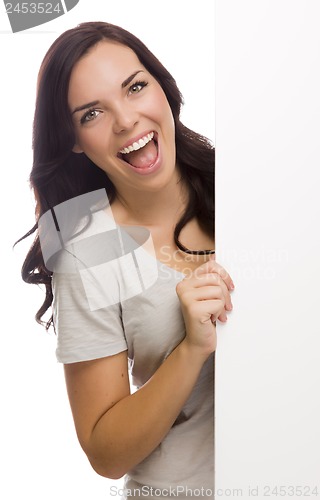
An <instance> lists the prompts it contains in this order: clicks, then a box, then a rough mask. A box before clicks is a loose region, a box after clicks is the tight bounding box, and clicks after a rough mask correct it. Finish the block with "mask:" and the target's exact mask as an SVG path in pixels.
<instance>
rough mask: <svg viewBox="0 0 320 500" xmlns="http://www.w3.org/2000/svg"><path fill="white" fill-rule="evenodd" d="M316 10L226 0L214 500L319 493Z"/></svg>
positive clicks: (221, 42) (222, 13)
mask: <svg viewBox="0 0 320 500" xmlns="http://www.w3.org/2000/svg"><path fill="white" fill-rule="evenodd" d="M319 26H320V3H319V2H318V1H312V0H308V1H302V0H268V1H266V0H259V1H257V0H242V1H240V2H239V1H238V0H217V1H216V88H217V91H216V148H217V176H216V211H217V215H216V236H217V238H216V239H217V243H216V244H217V250H218V251H217V260H218V261H219V262H220V263H222V264H223V265H224V266H225V267H226V268H227V269H228V271H230V274H231V275H232V277H233V279H234V281H235V285H236V289H235V291H234V293H233V303H234V311H233V312H232V313H231V314H230V315H229V321H228V324H227V325H220V326H219V327H218V330H219V332H218V349H217V353H216V398H215V402H216V409H215V414H216V499H218V498H239V497H242V498H245V499H248V498H251V497H254V498H258V499H265V498H268V497H269V498H276V497H277V496H278V497H282V498H301V497H303V498H316V497H317V495H320V426H319V422H320V401H319V400H320V390H319V387H320V327H319V306H318V301H319V281H320V260H319V256H320V236H319V216H320V197H319V171H320V148H319V144H320V71H319V66H320V29H319Z"/></svg>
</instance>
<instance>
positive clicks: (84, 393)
mask: <svg viewBox="0 0 320 500" xmlns="http://www.w3.org/2000/svg"><path fill="white" fill-rule="evenodd" d="M213 269H215V272H213ZM221 269H222V268H221ZM197 271H198V274H196V272H197ZM211 271H212V272H211ZM222 281H223V283H222ZM230 282H231V280H230V278H229V277H226V276H224V280H222V278H221V277H219V275H218V272H217V265H215V263H214V262H212V263H211V264H210V262H208V263H207V264H205V266H201V267H200V268H198V269H197V270H196V271H195V273H194V274H193V275H192V277H190V278H187V279H185V280H183V281H182V282H181V283H180V284H179V285H178V287H177V293H178V297H179V299H180V302H181V305H182V311H183V315H184V319H185V323H186V337H185V339H184V340H183V341H182V342H181V343H180V344H179V345H178V346H177V347H176V348H175V349H174V351H173V352H172V353H171V354H170V355H169V356H168V358H167V359H166V360H165V361H164V362H163V364H162V365H161V366H160V367H159V369H158V370H157V371H156V372H155V373H154V375H153V376H152V377H151V378H150V379H149V381H148V382H147V383H146V384H145V385H144V386H142V387H141V388H140V389H139V390H138V391H137V392H135V393H133V394H130V386H129V379H128V370H127V353H126V352H121V353H119V354H117V355H115V356H110V357H105V358H101V359H96V360H93V361H86V362H80V363H73V364H68V365H65V375H66V383H67V389H68V394H69V399H70V404H71V408H72V412H73V416H74V421H75V426H76V430H77V434H78V438H79V441H80V444H81V446H82V448H83V449H84V451H85V453H86V454H87V456H88V458H89V460H90V463H91V465H92V467H93V468H94V469H95V471H96V472H97V473H98V474H100V475H102V476H105V477H109V478H112V479H117V478H120V477H122V476H123V475H124V474H125V473H126V472H127V471H128V470H130V469H131V468H132V467H134V466H135V465H137V464H138V463H140V462H141V461H142V460H143V459H144V458H146V457H147V456H148V455H149V454H150V453H151V452H152V451H153V450H154V449H155V448H156V447H157V446H158V445H159V444H160V443H161V441H162V440H163V438H164V437H165V436H166V434H167V433H168V432H169V430H170V429H171V427H172V425H173V423H174V421H175V420H176V418H177V417H178V415H179V413H180V411H181V408H182V407H183V405H184V403H185V402H186V400H187V399H188V397H189V395H190V393H191V391H192V389H193V387H194V385H195V383H196V381H197V379H198V376H199V373H200V370H201V368H202V366H203V364H204V362H205V361H206V359H207V358H208V356H209V355H210V353H211V352H213V351H214V350H215V347H216V332H215V325H214V324H213V323H212V321H213V317H214V318H216V317H218V316H219V315H220V314H222V315H223V314H225V313H224V310H225V309H224V308H225V305H227V306H229V305H230V295H229V292H228V291H226V290H227V287H229V288H230ZM225 283H227V285H226V284H225Z"/></svg>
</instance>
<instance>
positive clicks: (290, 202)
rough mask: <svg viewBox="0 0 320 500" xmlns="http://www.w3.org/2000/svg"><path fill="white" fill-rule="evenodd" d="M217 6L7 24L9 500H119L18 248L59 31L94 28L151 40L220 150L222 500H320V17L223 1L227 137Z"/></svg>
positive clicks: (300, 1) (27, 218)
mask: <svg viewBox="0 0 320 500" xmlns="http://www.w3.org/2000/svg"><path fill="white" fill-rule="evenodd" d="M212 5H213V2H211V1H204V0H202V1H199V2H197V4H195V3H194V2H186V1H181V0H176V1H175V2H173V1H170V2H169V1H162V2H161V3H160V2H159V3H157V4H150V3H149V4H148V3H146V4H141V3H136V2H132V1H125V0H122V2H121V3H115V2H112V3H111V2H110V5H108V2H100V1H98V0H90V1H87V0H80V3H79V5H78V6H76V7H75V8H74V10H72V11H70V12H69V13H68V14H67V15H65V16H63V18H61V19H57V20H55V21H52V22H51V23H50V24H48V25H43V26H40V27H38V29H34V30H30V31H29V32H28V33H27V32H26V33H21V34H14V35H13V34H9V23H8V21H7V19H6V17H5V16H3V15H2V16H1V17H0V22H1V24H0V31H2V32H1V33H0V49H1V74H2V78H1V81H0V85H1V111H2V119H1V144H2V159H1V168H2V178H3V182H2V185H1V186H2V187H1V220H2V224H3V226H4V227H3V229H2V254H1V255H2V281H1V288H2V290H1V291H2V302H1V303H2V308H1V309H2V326H1V333H2V353H3V355H2V360H1V378H0V380H1V394H2V398H1V408H2V412H1V430H2V443H1V451H2V456H3V457H4V459H5V467H2V476H3V477H2V481H1V486H0V488H3V489H5V490H6V494H5V495H3V494H2V495H1V497H4V498H6V499H9V500H16V499H18V498H19V499H20V498H32V499H33V500H40V499H41V500H42V499H43V498H46V499H49V500H51V499H56V498H61V499H62V500H64V499H67V498H77V499H79V500H82V499H87V498H95V499H98V500H100V499H108V498H110V490H109V489H108V488H109V486H108V484H109V483H108V481H107V480H105V479H103V478H100V477H99V476H97V475H96V474H95V473H94V472H93V471H91V469H90V466H89V465H88V463H87V460H86V458H85V457H84V455H83V453H82V452H81V450H80V447H79V445H78V444H77V440H76V437H75V434H74V430H73V424H72V419H71V414H70V410H69V406H68V402H67V398H66V394H65V388H64V381H63V374H62V368H61V367H60V366H59V365H58V364H57V363H56V361H55V357H54V349H55V338H54V336H53V335H52V334H51V335H47V334H45V333H44V331H43V330H42V328H41V327H40V326H37V325H36V324H35V323H34V321H33V314H34V312H35V309H36V308H37V307H38V305H39V303H40V301H41V300H42V295H41V294H42V292H40V291H38V290H37V289H34V288H35V287H32V286H30V285H25V284H23V283H21V281H20V278H19V267H20V265H21V261H22V258H23V256H24V254H25V251H26V249H27V247H28V245H29V243H30V242H28V243H27V244H24V245H20V246H19V247H17V249H16V250H15V251H14V252H13V251H12V249H11V244H12V243H13V241H15V239H16V238H17V237H19V236H20V235H21V234H22V233H24V232H25V231H26V230H27V229H28V228H29V227H31V225H32V223H33V203H32V197H31V195H30V194H29V191H28V187H27V177H28V173H29V170H30V166H31V161H32V155H31V122H32V115H33V105H34V89H35V80H36V73H37V70H38V67H39V64H40V62H41V59H42V57H43V55H44V52H45V51H46V49H47V48H48V47H49V45H50V44H51V43H52V41H53V40H54V39H55V38H56V37H57V36H58V34H59V33H60V32H62V31H64V30H65V29H67V28H69V27H72V26H74V25H75V24H77V23H78V22H80V21H88V20H106V21H110V22H113V23H115V24H119V25H121V26H123V27H125V28H127V29H129V30H131V31H132V32H133V33H135V34H136V35H138V36H139V37H140V38H141V39H142V40H143V41H144V42H145V43H146V44H147V45H148V46H149V47H150V48H151V50H153V51H154V52H155V54H156V55H157V56H158V57H159V59H160V60H161V61H163V62H164V64H165V65H166V66H167V67H168V69H169V70H170V71H171V72H172V73H173V75H174V76H175V78H176V80H177V82H178V84H179V86H180V88H181V90H182V92H183V94H184V96H185V98H186V107H185V108H186V109H185V111H186V113H185V115H184V116H185V118H184V121H185V122H186V124H187V125H189V126H191V127H192V128H194V129H195V130H197V131H199V132H201V133H203V134H205V135H207V136H209V137H210V138H214V136H215V141H214V142H215V143H216V146H217V179H216V186H217V190H216V191H217V192H216V196H217V203H216V205H217V218H216V224H217V248H218V260H219V261H220V262H221V263H223V264H224V265H225V266H226V267H227V269H228V270H230V272H231V274H232V276H233V278H234V281H235V283H236V290H235V292H234V299H233V301H234V311H233V313H232V314H230V317H229V324H228V325H226V326H224V325H223V326H222V325H221V326H220V327H219V339H218V350H217V356H216V360H217V374H216V469H217V474H216V478H217V484H216V486H217V488H218V489H219V495H217V496H216V498H227V497H228V498H230V497H231V498H232V497H237V498H238V497H239V494H237V493H236V491H233V490H234V489H236V488H238V489H239V490H241V492H242V498H246V499H248V498H250V497H251V496H252V497H253V496H254V495H253V494H251V495H249V493H250V491H249V488H251V492H252V493H254V491H255V490H252V488H256V487H257V486H258V496H255V498H259V499H260V498H266V497H267V496H266V493H267V491H268V490H267V489H265V487H267V486H270V487H272V486H278V488H279V487H280V486H285V487H286V490H282V491H285V492H286V493H287V495H286V497H287V498H288V497H289V496H290V498H301V496H299V490H297V489H296V490H289V489H288V486H292V487H296V486H309V487H310V488H312V487H313V486H315V485H316V484H317V485H318V488H319V492H320V485H319V482H320V479H319V470H320V456H319V455H320V451H319V450H320V436H319V424H318V422H319V421H320V405H319V396H318V394H319V382H320V363H319V358H320V355H319V352H320V349H319V347H320V346H319V333H320V331H319V330H320V328H319V322H318V310H319V307H318V297H319V292H318V288H319V281H320V279H319V278H320V269H319V253H320V248H319V246H320V244H319V241H320V238H319V234H318V226H319V223H318V219H319V215H320V206H319V196H318V191H319V188H318V186H319V181H318V178H319V175H318V170H319V165H320V162H319V159H320V158H319V156H320V154H319V147H318V145H319V137H320V135H319V132H320V130H319V128H320V120H319V115H320V98H319V88H320V76H319V61H320V58H319V52H320V50H319V47H320V35H319V33H320V32H319V24H320V22H319V21H320V4H319V2H318V0H241V1H239V0H216V27H215V29H216V32H217V35H216V36H217V39H216V59H217V65H216V76H215V80H216V84H217V92H216V134H215V132H214V122H213V117H214V111H213V107H214V71H213V69H214V41H213V37H214V29H213V24H214V15H213V12H212ZM50 31H51V32H50ZM5 32H6V33H5ZM256 491H257V490H256ZM279 491H280V490H279ZM292 491H293V493H294V494H293V495H291V494H290V495H289V493H290V492H292ZM305 491H306V490H305ZM311 491H312V489H310V490H309V493H311ZM223 493H224V494H223ZM279 496H280V495H279ZM271 497H272V498H275V496H271ZM286 497H284V498H286ZM306 498H315V497H314V496H312V495H310V496H308V497H306Z"/></svg>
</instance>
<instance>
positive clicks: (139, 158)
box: [117, 131, 159, 170]
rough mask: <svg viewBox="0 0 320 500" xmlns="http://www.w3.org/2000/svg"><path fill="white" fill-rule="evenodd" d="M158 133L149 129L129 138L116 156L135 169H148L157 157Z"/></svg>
mask: <svg viewBox="0 0 320 500" xmlns="http://www.w3.org/2000/svg"><path fill="white" fill-rule="evenodd" d="M157 139H158V135H157V133H156V132H154V131H151V132H147V133H142V134H140V135H139V136H136V137H135V138H134V139H131V140H129V141H128V142H126V143H125V144H124V146H123V147H122V148H121V149H120V151H119V152H118V154H117V156H118V158H120V159H121V160H122V161H124V162H126V164H128V165H130V166H131V167H133V168H135V169H139V170H141V169H143V170H150V169H151V168H152V166H153V165H154V164H155V163H156V162H157V159H158V150H159V148H158V140H157Z"/></svg>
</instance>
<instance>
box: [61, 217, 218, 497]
mask: <svg viewBox="0 0 320 500" xmlns="http://www.w3.org/2000/svg"><path fill="white" fill-rule="evenodd" d="M100 215H101V214H100ZM95 222H96V221H93V225H94V224H95ZM97 234H98V237H97ZM148 234H149V233H148V232H147V231H146V230H145V229H143V228H125V229H123V228H122V229H120V230H119V228H117V229H114V227H113V228H110V231H109V233H108V238H107V239H106V238H105V235H106V233H103V232H102V233H101V232H100V233H97V232H96V231H95V230H94V227H93V230H92V227H91V233H90V234H89V237H86V236H87V234H86V233H83V234H82V235H81V237H80V239H79V241H76V240H72V243H70V244H68V246H67V247H66V249H64V250H62V251H61V252H60V256H59V259H58V262H59V264H57V265H56V267H55V272H54V274H53V293H54V300H53V315H54V322H55V328H56V332H57V339H58V343H57V351H56V354H57V359H58V361H59V362H61V363H74V362H79V361H86V360H90V359H97V358H101V357H105V356H110V355H114V354H116V353H119V352H121V351H125V350H127V351H128V362H129V369H130V371H131V375H132V382H133V384H134V385H135V386H136V387H137V389H139V388H140V387H141V386H142V385H143V384H145V383H146V382H147V381H148V380H149V378H150V377H151V376H152V375H153V374H154V372H155V371H156V370H157V369H158V367H159V366H160V365H161V363H162V362H163V361H164V360H165V359H166V357H167V356H168V355H169V354H170V353H171V352H172V350H173V349H174V348H175V347H176V346H177V345H178V344H179V343H180V342H181V341H182V340H183V338H184V336H185V326H184V321H183V317H182V313H181V309H180V303H179V299H178V297H177V294H176V285H177V283H178V282H179V281H180V280H181V279H183V277H184V275H183V274H182V273H180V272H177V271H175V270H173V269H172V268H170V267H168V266H167V265H165V264H163V263H161V262H159V261H157V260H156V258H155V256H154V255H152V251H151V252H150V248H151V247H152V244H150V239H148ZM93 235H94V236H93ZM119 237H120V244H119ZM119 249H120V255H119ZM88 256H89V257H88ZM128 269H129V270H130V272H128ZM110 289H111V292H110ZM213 373H214V367H213V355H212V356H210V357H209V359H208V360H207V361H206V363H205V364H204V366H203V368H202V371H201V373H200V376H199V378H198V380H197V383H196V384H195V387H194V389H193V391H192V393H191V395H190V397H189V399H188V400H187V402H186V404H185V405H184V407H183V408H182V410H181V412H180V414H179V416H178V418H177V419H176V421H175V423H174V425H173V426H172V428H171V430H170V431H169V433H168V434H167V436H166V437H165V438H164V440H163V441H162V442H161V443H160V445H159V446H158V447H157V448H156V449H155V450H154V451H153V452H152V453H151V454H150V455H149V456H148V457H147V458H146V459H145V460H143V461H142V462H141V463H140V464H138V465H137V466H136V467H134V468H133V469H132V470H130V471H129V472H128V474H127V475H126V477H125V486H126V488H127V497H128V498H129V497H132V496H144V497H146V498H149V499H156V498H157V499H159V498H160V499H165V498H179V499H180V500H183V499H188V498H199V497H200V498H213V491H214V438H213V427H214V422H213V420H214V412H213Z"/></svg>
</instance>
